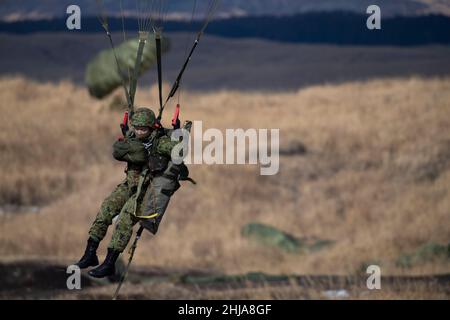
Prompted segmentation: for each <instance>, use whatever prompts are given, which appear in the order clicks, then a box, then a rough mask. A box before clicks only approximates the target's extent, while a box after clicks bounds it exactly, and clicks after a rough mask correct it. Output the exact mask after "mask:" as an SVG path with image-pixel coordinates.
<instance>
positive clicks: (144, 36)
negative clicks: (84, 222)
mask: <svg viewBox="0 0 450 320" xmlns="http://www.w3.org/2000/svg"><path fill="white" fill-rule="evenodd" d="M96 2H97V6H98V9H99V12H100V14H99V16H98V19H99V21H100V24H101V26H102V27H103V29H104V30H105V32H106V36H107V37H108V39H109V44H110V46H111V49H112V52H113V54H114V59H115V62H116V67H117V69H118V71H119V74H120V76H121V83H122V87H123V89H124V93H125V97H126V100H127V104H128V111H127V112H125V115H124V120H123V123H122V124H121V125H120V127H121V129H122V133H123V135H124V136H125V134H126V131H127V130H128V123H127V122H128V120H129V119H131V117H132V116H133V112H134V105H135V95H136V89H137V79H138V77H139V71H140V68H141V63H142V55H143V51H144V47H145V44H146V42H147V40H148V35H149V32H150V30H152V31H153V33H154V36H155V45H156V58H157V72H158V94H159V112H158V116H157V124H156V126H158V127H160V126H161V124H160V121H161V118H162V113H163V111H164V108H165V107H166V105H167V103H168V102H169V100H170V99H171V98H172V97H173V96H174V95H175V93H176V92H177V90H178V89H179V87H180V85H181V80H182V77H183V74H184V72H185V70H186V68H187V66H188V64H189V61H190V60H191V58H192V55H193V53H194V51H195V49H196V48H197V46H198V43H199V42H200V39H201V37H202V35H203V33H204V31H205V30H206V27H207V26H208V24H209V22H210V21H211V19H212V18H213V16H214V13H215V11H216V9H217V7H218V5H219V2H220V0H210V1H209V5H208V8H207V11H206V17H205V19H204V22H203V24H202V26H201V29H200V31H199V32H198V33H197V36H196V37H195V40H194V43H193V45H192V47H191V49H190V51H189V54H187V52H188V51H187V49H188V42H187V43H186V50H185V55H184V63H183V64H182V67H181V69H180V71H179V73H178V75H177V77H176V79H175V81H174V83H173V85H172V87H171V89H170V92H169V94H168V96H167V98H166V100H164V103H163V97H162V96H163V92H162V91H163V90H162V63H161V38H162V30H163V28H162V22H163V20H164V19H165V17H166V15H167V7H165V6H164V2H165V0H136V10H137V13H138V18H137V21H138V27H139V33H138V34H139V38H138V39H139V45H138V50H137V54H136V60H135V64H134V69H133V74H131V72H130V70H129V68H127V71H128V83H129V88H127V84H126V81H125V73H124V72H123V71H122V68H121V66H120V63H119V59H118V57H117V53H116V50H115V46H114V42H113V39H112V36H111V32H110V30H109V24H108V18H107V15H106V12H105V10H104V6H103V4H102V0H96ZM150 2H151V5H150ZM119 6H120V12H121V17H122V31H123V37H124V40H126V32H125V23H124V12H123V5H122V0H119ZM196 7H197V0H194V6H193V10H192V16H191V21H190V24H191V25H192V22H193V20H194V15H195V10H196ZM158 24H159V26H158ZM186 54H187V55H186ZM179 99H180V92H179V94H178V104H177V105H176V108H175V112H174V116H173V118H172V126H173V127H174V129H178V128H180V121H179V119H178V117H179V113H180V104H179ZM143 231H144V227H143V226H142V225H141V226H140V227H139V229H138V231H137V232H136V237H135V239H134V241H133V244H132V245H131V247H130V249H129V254H130V256H129V258H128V264H127V266H126V268H125V271H124V272H123V273H122V275H121V278H120V280H119V284H118V286H117V288H116V291H115V292H114V295H113V298H112V299H113V300H116V299H117V297H118V295H119V291H120V288H121V287H122V284H123V282H124V281H125V279H126V276H127V274H128V271H129V268H130V265H131V261H132V260H133V256H134V253H135V251H136V248H137V243H138V241H139V239H140V238H141V235H142V232H143Z"/></svg>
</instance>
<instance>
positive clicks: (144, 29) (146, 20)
mask: <svg viewBox="0 0 450 320" xmlns="http://www.w3.org/2000/svg"><path fill="white" fill-rule="evenodd" d="M136 10H137V11H138V12H137V13H138V19H137V20H138V27H139V45H138V51H137V54H136V61H135V63H134V70H133V76H132V77H131V81H130V100H131V105H132V106H134V102H135V96H136V88H137V79H138V77H139V73H140V69H141V63H142V55H143V52H144V47H145V44H146V43H147V39H148V34H149V31H150V26H151V20H152V19H151V13H150V10H151V8H150V5H149V2H148V1H145V0H137V2H136Z"/></svg>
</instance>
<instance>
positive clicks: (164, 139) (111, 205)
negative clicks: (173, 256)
mask: <svg viewBox="0 0 450 320" xmlns="http://www.w3.org/2000/svg"><path fill="white" fill-rule="evenodd" d="M176 144H178V142H177V141H171V139H170V137H168V136H167V132H166V131H165V130H164V129H156V130H154V131H153V132H152V134H151V136H150V137H149V138H148V140H146V141H137V140H136V138H132V137H131V138H128V139H126V140H124V141H117V142H116V143H115V144H114V146H113V148H114V152H113V155H114V157H115V158H116V159H117V160H119V161H127V162H128V168H127V170H126V172H127V177H126V179H125V180H124V181H123V182H122V183H120V184H119V185H118V186H117V187H116V188H115V189H114V191H113V192H112V193H111V194H110V195H109V196H108V197H107V198H106V199H105V200H104V201H103V203H102V205H101V208H100V211H99V213H98V214H97V217H96V219H95V221H94V223H93V225H92V227H91V229H90V231H89V235H90V237H91V238H93V239H94V240H96V241H98V242H100V241H101V240H102V239H103V238H104V237H105V235H106V232H107V229H108V227H109V226H110V225H111V224H112V220H113V219H114V217H116V216H117V215H119V217H118V220H117V223H116V227H115V230H114V233H113V235H112V239H111V242H110V244H109V246H108V248H111V249H114V250H115V251H119V252H122V251H123V250H124V249H125V247H126V246H127V244H128V242H129V240H130V237H131V235H132V231H133V226H134V225H135V224H136V223H137V222H139V221H142V223H143V225H144V226H146V228H147V229H149V230H150V231H151V232H153V233H156V231H157V229H158V225H159V223H160V221H161V219H162V216H163V214H164V211H165V210H166V208H167V205H168V202H169V199H170V196H171V194H170V195H168V194H169V193H170V191H172V194H173V192H175V191H176V189H178V187H179V183H178V180H177V176H176V175H172V176H171V177H170V179H169V176H168V174H167V173H165V171H167V169H166V167H168V168H173V167H175V166H173V165H171V162H170V157H171V150H172V148H173V147H174V146H175V145H176ZM169 164H170V166H169ZM172 171H175V170H174V169H172ZM163 175H164V176H163ZM162 185H164V186H165V188H166V189H170V191H166V189H164V193H161V191H162ZM144 199H147V200H145V201H143V200H144Z"/></svg>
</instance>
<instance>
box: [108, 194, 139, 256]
mask: <svg viewBox="0 0 450 320" xmlns="http://www.w3.org/2000/svg"><path fill="white" fill-rule="evenodd" d="M135 197H136V195H134V196H132V197H131V198H130V199H128V201H127V202H126V203H125V205H124V206H123V208H122V211H121V212H120V214H119V218H118V220H117V223H116V227H115V228H114V232H113V235H112V238H111V242H110V243H109V245H108V249H112V250H114V251H117V252H123V251H124V250H125V248H126V247H127V245H128V242H129V241H130V239H131V236H132V234H133V227H134V225H135V224H136V223H137V222H138V221H139V219H138V218H136V216H135V215H134V214H133V210H134V202H135Z"/></svg>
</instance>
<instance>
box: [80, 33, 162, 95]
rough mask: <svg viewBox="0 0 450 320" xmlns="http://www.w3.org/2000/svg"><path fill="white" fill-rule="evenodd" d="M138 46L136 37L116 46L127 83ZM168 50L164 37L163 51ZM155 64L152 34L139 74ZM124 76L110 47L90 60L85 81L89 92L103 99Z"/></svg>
mask: <svg viewBox="0 0 450 320" xmlns="http://www.w3.org/2000/svg"><path fill="white" fill-rule="evenodd" d="M138 46H139V40H138V39H137V38H136V39H131V40H128V41H126V42H123V43H122V44H120V45H119V46H118V47H117V48H116V54H117V59H118V61H119V64H120V69H121V71H122V72H123V73H124V74H123V75H122V77H123V79H125V82H126V83H128V82H129V76H128V69H129V70H130V75H132V74H133V69H134V64H135V60H136V54H137V50H138ZM168 50H169V40H168V39H167V38H162V39H161V51H162V52H167V51H168ZM154 64H156V48H155V38H154V36H153V35H152V34H150V35H149V38H148V40H147V43H146V44H145V47H144V52H143V54H142V63H141V68H140V72H139V76H140V75H142V73H143V72H144V71H146V70H147V69H149V68H150V67H151V66H152V65H154ZM122 77H121V75H120V74H119V70H118V68H117V65H116V61H115V58H114V52H113V50H112V49H108V50H103V51H101V52H100V53H98V54H97V55H96V56H95V57H94V58H93V59H92V60H91V61H90V62H89V64H88V66H87V68H86V74H85V81H86V85H87V87H88V89H89V93H90V94H91V95H92V96H94V97H96V98H99V99H101V98H103V97H105V96H107V95H108V94H109V93H111V92H112V91H113V90H114V89H116V88H117V87H119V86H120V85H121V84H122V80H121V78H122Z"/></svg>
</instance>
